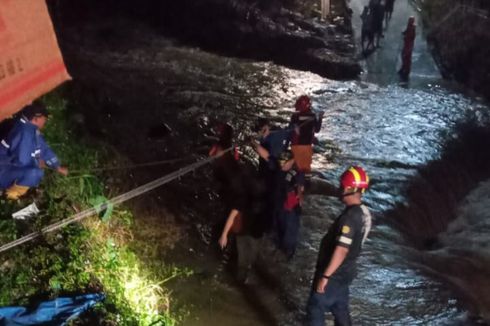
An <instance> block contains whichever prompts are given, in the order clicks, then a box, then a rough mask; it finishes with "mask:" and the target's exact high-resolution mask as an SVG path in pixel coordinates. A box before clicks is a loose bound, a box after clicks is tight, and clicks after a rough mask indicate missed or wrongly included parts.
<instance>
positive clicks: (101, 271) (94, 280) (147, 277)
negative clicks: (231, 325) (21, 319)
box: [0, 92, 190, 325]
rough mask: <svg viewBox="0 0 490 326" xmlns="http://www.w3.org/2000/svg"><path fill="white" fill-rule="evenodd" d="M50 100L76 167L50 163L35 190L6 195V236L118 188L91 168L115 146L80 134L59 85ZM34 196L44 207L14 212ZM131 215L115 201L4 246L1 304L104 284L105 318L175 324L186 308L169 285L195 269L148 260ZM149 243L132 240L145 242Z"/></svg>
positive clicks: (55, 127) (57, 133) (56, 127)
mask: <svg viewBox="0 0 490 326" xmlns="http://www.w3.org/2000/svg"><path fill="white" fill-rule="evenodd" d="M44 103H45V104H46V105H47V106H48V108H49V111H50V112H51V117H50V121H49V123H48V126H47V128H46V130H45V132H44V135H45V137H46V138H47V141H48V143H49V144H50V145H51V147H52V148H53V150H54V151H55V152H56V153H57V154H58V156H59V157H60V160H61V161H62V162H63V163H64V164H66V165H68V166H69V168H70V169H71V171H74V173H72V174H71V175H69V176H68V177H62V176H59V175H58V174H56V173H54V172H52V171H47V172H46V176H45V178H44V180H43V182H42V184H41V186H40V187H39V189H38V190H37V192H36V193H35V194H33V195H32V194H31V195H30V196H28V198H26V199H23V200H22V201H21V202H19V203H9V202H6V201H5V200H2V202H1V211H0V244H5V243H7V242H9V241H12V240H14V239H16V238H18V237H21V236H23V235H26V234H28V233H30V232H33V231H36V230H40V229H41V228H43V227H45V226H47V225H49V224H51V223H53V222H56V221H59V220H62V219H65V218H67V217H69V216H71V215H73V214H75V213H76V212H78V211H81V210H83V209H86V208H89V207H91V206H93V205H95V204H97V203H100V202H101V201H104V200H106V199H105V198H106V197H105V196H107V197H110V196H112V195H114V194H111V192H110V190H108V189H106V187H105V186H104V184H103V183H102V182H101V180H100V179H99V178H97V177H96V176H94V175H91V174H90V173H89V170H90V169H91V168H94V167H98V166H102V165H103V164H104V163H105V164H106V165H107V162H109V161H110V160H109V157H111V155H113V154H114V153H109V151H108V150H101V149H100V148H102V146H101V145H100V144H99V146H97V150H96V149H94V147H95V146H91V145H89V144H88V143H87V142H83V141H82V140H81V138H82V137H81V136H80V135H79V134H76V130H74V128H73V126H72V125H71V124H70V123H69V122H68V121H69V119H68V115H67V111H66V106H67V103H66V101H65V100H64V99H63V97H62V96H60V94H59V93H57V92H55V93H51V94H49V95H48V96H46V97H45V98H44ZM75 170H76V172H75ZM33 197H34V198H33ZM33 199H35V200H36V203H37V205H38V207H40V209H41V212H42V213H40V214H39V215H38V216H36V217H33V218H31V220H28V221H15V220H13V219H12V218H11V216H10V215H11V213H12V212H14V211H16V210H18V209H20V208H22V207H25V206H27V205H28V204H30V203H31V201H32V200H33ZM132 220H133V218H132V214H131V213H130V212H129V211H128V210H125V209H122V208H119V207H116V208H111V209H108V210H107V211H105V212H101V213H100V214H99V217H90V218H87V219H85V220H84V221H82V222H81V223H77V224H71V225H69V226H67V227H65V228H63V229H61V230H58V231H56V232H52V233H49V234H46V235H44V236H43V237H41V238H38V239H36V240H34V241H31V242H29V243H26V244H23V245H20V246H18V247H16V248H13V249H11V250H9V251H7V252H4V253H0V273H1V275H2V277H1V278H0V305H2V306H4V305H24V304H28V303H32V302H37V301H38V300H41V299H48V298H54V297H57V296H61V295H66V294H75V293H76V294H79V293H93V292H104V293H105V294H106V300H105V301H104V302H103V303H101V304H99V305H98V306H97V307H96V308H95V311H96V314H95V315H97V319H98V320H99V321H100V320H103V321H104V322H105V323H106V324H108V325H113V324H117V325H175V324H176V323H177V321H178V320H179V318H181V317H183V316H182V312H180V313H176V312H172V311H171V310H170V293H169V291H167V290H166V289H165V288H164V287H163V285H164V283H165V282H166V281H168V280H170V279H172V278H174V277H178V276H182V275H188V274H189V273H190V272H189V271H187V270H181V269H178V268H175V267H169V266H162V265H163V263H162V262H161V261H160V260H158V261H159V265H158V268H156V266H155V264H153V265H154V266H150V265H149V264H147V263H144V262H142V261H141V260H140V259H139V258H138V257H137V255H136V254H135V253H134V252H133V251H131V250H130V248H129V245H130V241H131V240H132V239H133V237H132V234H131V225H132V222H133V221H132ZM151 245H152V244H146V243H137V244H136V245H133V246H135V247H138V248H140V249H143V250H144V247H145V246H148V247H151ZM147 251H148V252H151V250H147ZM145 258H146V259H147V260H151V259H152V257H145ZM179 316H180V317H179ZM87 318H88V317H87ZM92 318H93V317H92ZM82 320H83V317H82ZM87 323H89V324H91V323H90V322H89V321H88V322H87ZM73 324H77V325H79V324H83V321H80V320H79V321H75V322H73Z"/></svg>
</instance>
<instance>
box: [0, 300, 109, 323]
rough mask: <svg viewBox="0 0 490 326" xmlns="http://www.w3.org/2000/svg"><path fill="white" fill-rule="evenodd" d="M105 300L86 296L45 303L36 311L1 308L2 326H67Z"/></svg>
mask: <svg viewBox="0 0 490 326" xmlns="http://www.w3.org/2000/svg"><path fill="white" fill-rule="evenodd" d="M104 298H105V296H104V295H103V294H98V293H97V294H85V295H79V296H75V297H69V298H66V297H64V298H57V299H54V300H51V301H45V302H42V303H41V304H39V306H37V308H35V309H27V308H25V307H0V326H21V325H53V326H54V325H65V324H66V322H68V321H70V320H71V319H74V318H76V317H77V316H78V315H79V314H81V313H82V312H84V311H85V310H87V309H89V308H90V307H92V306H93V305H95V304H96V303H97V302H99V301H102V300H104Z"/></svg>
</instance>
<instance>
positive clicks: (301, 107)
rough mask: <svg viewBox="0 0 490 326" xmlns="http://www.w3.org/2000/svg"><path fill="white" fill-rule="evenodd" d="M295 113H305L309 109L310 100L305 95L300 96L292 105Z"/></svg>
mask: <svg viewBox="0 0 490 326" xmlns="http://www.w3.org/2000/svg"><path fill="white" fill-rule="evenodd" d="M294 107H295V108H296V111H299V112H305V111H308V110H310V108H311V99H310V98H309V97H308V96H307V95H301V96H300V97H298V99H297V100H296V103H295V104H294Z"/></svg>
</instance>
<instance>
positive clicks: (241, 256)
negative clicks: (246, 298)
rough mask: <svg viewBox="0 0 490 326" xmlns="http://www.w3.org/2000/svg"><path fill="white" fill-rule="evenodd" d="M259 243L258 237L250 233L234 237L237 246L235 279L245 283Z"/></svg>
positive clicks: (258, 248)
mask: <svg viewBox="0 0 490 326" xmlns="http://www.w3.org/2000/svg"><path fill="white" fill-rule="evenodd" d="M260 245H261V239H260V238H254V237H253V236H251V235H239V236H237V237H236V247H237V256H238V257H237V271H236V278H237V281H238V282H240V283H242V284H246V283H247V280H248V276H249V272H250V269H251V268H252V266H253V265H254V264H255V262H256V260H257V256H258V254H259V250H260Z"/></svg>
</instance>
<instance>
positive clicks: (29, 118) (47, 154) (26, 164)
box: [0, 103, 68, 200]
mask: <svg viewBox="0 0 490 326" xmlns="http://www.w3.org/2000/svg"><path fill="white" fill-rule="evenodd" d="M47 120H48V111H47V110H46V107H45V106H44V105H42V104H40V103H35V104H31V105H28V106H26V107H25V108H24V109H22V111H21V113H20V118H19V119H18V121H17V122H16V123H15V125H14V127H13V129H12V130H11V131H10V132H9V133H8V135H7V137H6V138H4V139H2V141H1V145H0V189H6V191H5V195H6V197H7V199H10V200H17V199H19V198H20V197H21V196H23V195H24V194H26V193H27V191H28V190H29V188H31V187H37V186H38V185H39V183H40V182H41V180H42V178H43V176H44V168H46V167H47V168H50V169H53V170H56V171H58V172H59V173H60V174H62V175H67V174H68V169H66V168H64V167H62V166H60V162H59V161H58V158H57V157H56V155H55V153H54V152H53V151H52V150H51V148H49V146H48V145H47V144H46V142H45V140H44V138H43V136H42V135H41V130H42V129H43V128H44V126H45V125H46V122H47Z"/></svg>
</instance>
